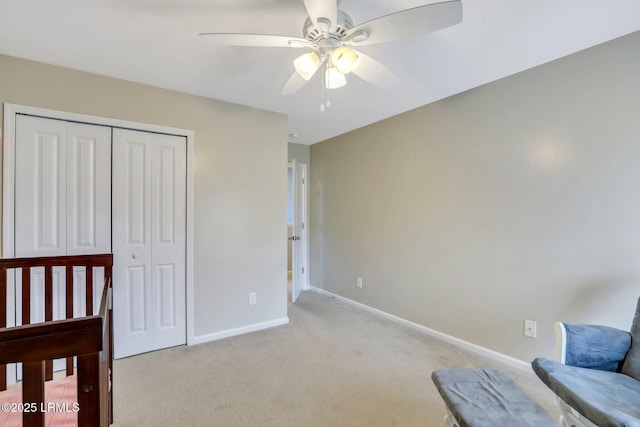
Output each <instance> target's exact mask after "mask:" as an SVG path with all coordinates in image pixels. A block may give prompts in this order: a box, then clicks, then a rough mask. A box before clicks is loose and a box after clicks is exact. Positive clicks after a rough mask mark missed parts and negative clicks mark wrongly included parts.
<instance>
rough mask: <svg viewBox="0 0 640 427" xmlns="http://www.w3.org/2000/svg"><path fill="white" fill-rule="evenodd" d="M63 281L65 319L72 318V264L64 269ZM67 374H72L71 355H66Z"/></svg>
mask: <svg viewBox="0 0 640 427" xmlns="http://www.w3.org/2000/svg"><path fill="white" fill-rule="evenodd" d="M64 277H65V282H66V288H67V289H66V299H65V311H66V313H65V314H66V317H67V319H72V318H73V266H71V265H68V266H67V267H66V269H65V275H64ZM66 365H67V376H71V375H73V357H67V362H66Z"/></svg>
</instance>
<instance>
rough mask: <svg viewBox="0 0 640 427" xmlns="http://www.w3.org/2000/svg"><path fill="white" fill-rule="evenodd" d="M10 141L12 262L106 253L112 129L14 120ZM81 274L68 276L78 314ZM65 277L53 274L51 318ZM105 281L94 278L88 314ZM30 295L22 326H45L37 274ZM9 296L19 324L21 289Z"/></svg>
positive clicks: (59, 271) (59, 311) (61, 302)
mask: <svg viewBox="0 0 640 427" xmlns="http://www.w3.org/2000/svg"><path fill="white" fill-rule="evenodd" d="M15 138H16V139H15V140H16V144H15V147H16V152H15V156H16V157H15V256H16V257H39V256H63V255H71V254H92V253H94V254H95V253H110V252H111V128H109V127H105V126H97V125H86V124H78V123H70V122H65V121H61V120H54V119H46V118H42V117H33V116H22V115H20V116H17V117H16V136H15ZM80 270H82V269H80ZM80 270H79V271H76V272H74V275H75V276H76V279H77V280H76V286H75V291H74V296H73V297H74V299H75V300H76V305H75V306H74V309H75V311H76V313H75V315H77V316H83V315H84V314H85V307H84V297H85V289H84V277H85V273H84V270H82V271H80ZM18 274H20V273H18ZM64 276H65V269H64V268H55V269H54V271H53V320H58V319H64V318H65V316H66V313H65V293H66V289H65V277H64ZM103 277H104V276H103V274H101V273H99V272H96V274H94V284H93V286H94V292H93V295H94V296H96V298H95V300H96V301H95V302H94V313H95V312H96V311H97V306H98V305H99V298H100V295H102V286H103V283H104V281H103ZM30 293H31V298H30V300H31V304H30V315H29V316H28V320H29V322H30V323H39V322H44V321H45V319H44V305H45V300H44V294H45V287H44V269H43V268H38V269H32V270H31V287H30ZM15 297H16V324H18V325H19V324H22V323H23V322H22V320H23V319H22V317H23V310H22V303H21V301H22V289H21V288H20V287H18V288H17V289H16V290H15ZM54 368H55V365H54Z"/></svg>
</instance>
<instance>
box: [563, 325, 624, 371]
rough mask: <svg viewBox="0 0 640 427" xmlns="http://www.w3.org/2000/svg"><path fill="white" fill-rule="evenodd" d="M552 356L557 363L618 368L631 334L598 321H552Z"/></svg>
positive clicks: (606, 368) (605, 369) (610, 368)
mask: <svg viewBox="0 0 640 427" xmlns="http://www.w3.org/2000/svg"><path fill="white" fill-rule="evenodd" d="M555 331H556V352H555V358H556V360H558V361H559V362H560V363H564V364H566V365H571V366H577V367H581V368H591V369H599V370H603V371H614V372H615V371H619V370H620V367H621V366H622V362H623V361H624V358H625V356H626V354H627V352H628V351H629V348H630V347H631V334H630V333H629V332H627V331H623V330H621V329H616V328H612V327H610V326H601V325H584V324H578V323H563V322H556V324H555Z"/></svg>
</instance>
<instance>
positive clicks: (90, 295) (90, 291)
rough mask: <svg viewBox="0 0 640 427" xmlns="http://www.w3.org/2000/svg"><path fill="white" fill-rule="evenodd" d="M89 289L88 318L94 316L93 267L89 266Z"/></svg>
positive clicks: (87, 274)
mask: <svg viewBox="0 0 640 427" xmlns="http://www.w3.org/2000/svg"><path fill="white" fill-rule="evenodd" d="M85 287H86V288H87V301H86V302H87V316H93V267H92V266H90V265H88V266H87V273H86V282H85Z"/></svg>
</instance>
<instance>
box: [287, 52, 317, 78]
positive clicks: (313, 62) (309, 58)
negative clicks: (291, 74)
mask: <svg viewBox="0 0 640 427" xmlns="http://www.w3.org/2000/svg"><path fill="white" fill-rule="evenodd" d="M293 66H294V67H295V68H296V71H297V72H298V74H299V75H300V77H302V78H303V79H305V80H309V79H310V78H311V77H313V75H314V74H315V73H316V71H318V67H320V58H319V57H318V54H317V53H315V52H309V53H305V54H304V55H301V56H299V57H297V58H296V59H295V60H294V61H293Z"/></svg>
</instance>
